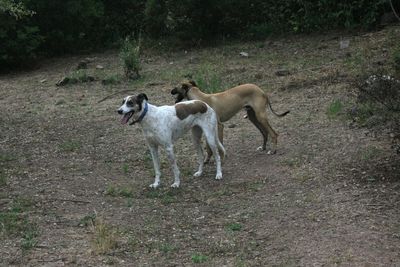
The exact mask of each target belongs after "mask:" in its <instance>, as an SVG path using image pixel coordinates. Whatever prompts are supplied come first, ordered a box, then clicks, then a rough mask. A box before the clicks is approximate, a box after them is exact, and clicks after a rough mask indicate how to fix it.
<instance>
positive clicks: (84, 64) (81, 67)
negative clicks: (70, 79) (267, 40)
mask: <svg viewBox="0 0 400 267" xmlns="http://www.w3.org/2000/svg"><path fill="white" fill-rule="evenodd" d="M87 65H88V62H87V61H86V60H82V61H81V62H79V64H78V66H77V67H76V69H77V70H82V69H87Z"/></svg>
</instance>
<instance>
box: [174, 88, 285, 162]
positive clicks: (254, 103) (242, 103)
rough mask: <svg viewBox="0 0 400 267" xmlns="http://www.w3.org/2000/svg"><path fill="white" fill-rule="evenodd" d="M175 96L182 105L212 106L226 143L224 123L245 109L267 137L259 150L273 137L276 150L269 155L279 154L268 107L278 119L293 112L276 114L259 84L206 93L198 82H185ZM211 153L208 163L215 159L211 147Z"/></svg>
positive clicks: (273, 148) (276, 136)
mask: <svg viewBox="0 0 400 267" xmlns="http://www.w3.org/2000/svg"><path fill="white" fill-rule="evenodd" d="M171 94H172V95H175V96H176V102H180V101H182V100H183V99H187V100H201V101H204V102H206V103H207V104H208V105H210V106H211V107H212V108H213V109H214V110H215V112H216V113H217V115H218V117H219V121H220V123H219V125H218V135H219V139H220V141H221V142H222V141H223V125H222V124H221V123H222V122H225V121H227V120H229V119H230V118H232V117H233V116H234V115H235V114H236V113H238V112H239V111H240V110H241V109H242V108H244V109H245V110H246V112H247V117H248V118H249V119H250V121H251V122H252V123H253V124H254V125H255V126H256V127H257V129H258V130H259V131H260V132H261V134H262V135H263V138H264V142H263V145H262V146H260V147H259V148H257V150H260V149H262V150H266V144H267V141H268V134H269V135H270V136H271V138H272V149H271V150H270V151H268V154H275V153H276V148H277V142H278V140H277V139H278V134H277V133H276V132H275V131H274V129H272V127H271V125H270V124H269V122H268V118H267V112H266V107H267V105H268V106H269V107H270V109H271V111H272V112H273V113H274V114H275V115H276V116H278V117H283V116H285V115H286V114H288V113H289V111H286V112H284V113H282V114H277V113H275V111H274V110H273V109H272V106H271V103H270V102H269V99H268V97H267V95H266V94H265V93H264V91H263V90H261V88H260V87H258V86H257V85H254V84H243V85H239V86H236V87H233V88H231V89H228V90H226V91H223V92H221V93H216V94H205V93H203V92H202V91H200V89H199V88H198V87H197V85H196V83H195V82H194V81H185V82H182V83H181V86H180V87H175V88H174V89H172V91H171ZM207 151H208V156H207V159H206V161H208V160H209V159H210V157H211V153H210V150H209V149H208V147H207Z"/></svg>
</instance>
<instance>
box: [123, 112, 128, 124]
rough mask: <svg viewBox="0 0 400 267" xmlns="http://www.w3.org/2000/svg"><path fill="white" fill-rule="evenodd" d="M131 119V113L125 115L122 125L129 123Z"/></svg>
mask: <svg viewBox="0 0 400 267" xmlns="http://www.w3.org/2000/svg"><path fill="white" fill-rule="evenodd" d="M129 118H130V113H126V114H124V116H123V117H122V119H121V123H122V124H126V123H128V120H129Z"/></svg>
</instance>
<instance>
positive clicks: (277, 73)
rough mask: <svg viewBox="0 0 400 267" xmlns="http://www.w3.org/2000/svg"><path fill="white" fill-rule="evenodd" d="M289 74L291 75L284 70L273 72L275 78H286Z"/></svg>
mask: <svg viewBox="0 0 400 267" xmlns="http://www.w3.org/2000/svg"><path fill="white" fill-rule="evenodd" d="M290 74H291V73H290V71H288V70H286V69H281V70H277V71H276V72H275V75H276V76H288V75H290Z"/></svg>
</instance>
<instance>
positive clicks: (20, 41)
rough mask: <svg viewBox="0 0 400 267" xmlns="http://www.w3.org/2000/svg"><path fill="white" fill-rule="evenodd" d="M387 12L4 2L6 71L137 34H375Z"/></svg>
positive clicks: (240, 0) (227, 4) (368, 0)
mask: <svg viewBox="0 0 400 267" xmlns="http://www.w3.org/2000/svg"><path fill="white" fill-rule="evenodd" d="M385 10H389V4H388V2H387V0H349V1H344V0H339V1H337V0H318V1H312V0H303V1H300V0H288V1H272V0H262V1H261V0H255V1H248V0H222V1H210V0H204V1H200V0H183V1H178V0H135V1H133V0H119V1H111V0H53V1H45V0H15V1H13V0H0V25H1V28H0V43H1V46H0V66H3V67H4V66H7V65H10V64H22V63H24V64H26V63H27V62H28V60H30V59H34V58H35V57H36V56H37V55H38V54H41V53H44V54H46V55H54V54H64V53H69V52H76V51H79V50H92V49H95V48H98V47H107V46H110V45H111V44H114V43H116V42H118V41H120V40H123V39H125V37H127V36H132V35H136V34H138V33H139V32H140V33H142V34H144V35H145V36H149V37H151V38H164V37H172V38H174V39H177V40H183V41H185V42H189V43H193V42H199V41H208V40H211V39H215V38H221V37H224V38H243V37H246V38H264V37H266V36H268V35H271V34H279V33H287V32H295V33H296V32H311V31H319V30H328V29H338V28H355V27H362V28H369V27H373V26H375V25H376V24H377V23H378V21H379V18H380V16H381V15H382V14H383V13H384V12H385Z"/></svg>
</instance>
